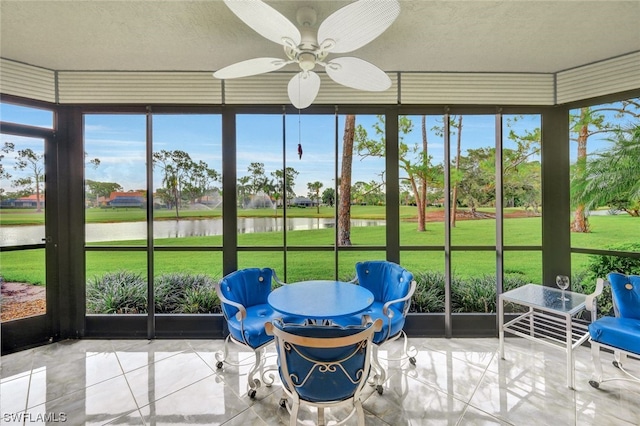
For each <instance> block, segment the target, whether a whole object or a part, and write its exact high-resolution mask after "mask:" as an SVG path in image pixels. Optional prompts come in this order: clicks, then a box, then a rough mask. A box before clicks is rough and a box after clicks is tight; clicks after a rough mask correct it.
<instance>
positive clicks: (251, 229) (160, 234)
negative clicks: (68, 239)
mask: <svg viewBox="0 0 640 426" xmlns="http://www.w3.org/2000/svg"><path fill="white" fill-rule="evenodd" d="M385 224H386V222H385V221H384V220H366V219H354V220H352V221H351V226H353V227H360V226H384V225H385ZM334 226H335V220H334V219H332V218H330V219H327V218H321V219H318V218H288V219H287V230H288V231H304V230H309V229H325V228H333V227H334ZM85 230H86V241H87V242H90V243H94V242H101V241H124V240H141V239H145V238H147V224H146V222H119V223H88V224H87V225H86V227H85ZM282 230H283V220H282V218H281V217H280V218H271V217H247V218H238V233H239V234H251V233H256V232H276V231H282ZM212 235H222V219H220V218H217V219H203V220H162V221H156V222H154V223H153V236H154V238H182V237H205V236H212ZM43 236H44V225H38V226H3V227H2V228H0V246H17V245H23V244H40V243H42V238H43Z"/></svg>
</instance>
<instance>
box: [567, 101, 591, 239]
mask: <svg viewBox="0 0 640 426" xmlns="http://www.w3.org/2000/svg"><path fill="white" fill-rule="evenodd" d="M587 113H588V109H587V108H586V107H584V108H582V109H581V110H580V122H581V123H583V124H582V127H581V128H580V132H579V133H578V157H577V159H576V168H575V178H576V179H580V178H582V176H583V175H584V173H585V168H586V165H587V139H588V138H589V124H588V123H586V122H585V115H586V114H587ZM571 231H573V232H589V221H588V219H587V217H586V215H585V212H584V204H578V205H577V206H576V209H575V211H574V212H573V222H571Z"/></svg>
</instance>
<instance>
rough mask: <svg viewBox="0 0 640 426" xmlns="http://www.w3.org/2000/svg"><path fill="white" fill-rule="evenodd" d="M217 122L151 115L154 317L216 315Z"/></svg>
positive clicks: (195, 116)
mask: <svg viewBox="0 0 640 426" xmlns="http://www.w3.org/2000/svg"><path fill="white" fill-rule="evenodd" d="M221 137H222V121H221V117H220V115H214V114H153V115H152V158H153V247H154V251H153V265H154V268H153V276H154V279H153V282H154V291H153V293H154V299H155V312H156V313H158V314H206V313H215V312H219V301H218V300H217V297H216V294H215V290H214V282H215V280H219V279H220V278H221V277H222V230H223V226H222V220H223V219H222V202H223V200H222V141H221Z"/></svg>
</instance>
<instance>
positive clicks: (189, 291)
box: [87, 271, 220, 314]
mask: <svg viewBox="0 0 640 426" xmlns="http://www.w3.org/2000/svg"><path fill="white" fill-rule="evenodd" d="M214 284H215V283H214V281H213V280H212V279H211V278H210V277H208V276H206V275H203V274H198V275H191V274H182V273H173V274H163V275H160V276H158V277H156V279H155V281H154V299H155V311H156V313H159V314H165V313H171V314H180V313H217V312H220V300H219V299H218V296H217V294H216V292H215V288H214ZM87 312H88V313H91V314H145V313H147V282H146V280H145V279H144V278H143V277H142V276H141V275H140V274H136V273H134V272H129V271H118V272H112V273H107V274H104V275H103V276H101V277H94V278H93V279H92V280H90V281H89V282H88V283H87Z"/></svg>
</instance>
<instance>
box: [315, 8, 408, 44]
mask: <svg viewBox="0 0 640 426" xmlns="http://www.w3.org/2000/svg"><path fill="white" fill-rule="evenodd" d="M399 14H400V3H398V1H397V0H359V1H357V2H355V3H351V4H349V5H347V6H345V7H343V8H342V9H339V10H337V11H336V12H334V13H332V14H331V15H330V16H329V17H328V18H327V19H325V20H324V22H323V23H322V24H320V28H318V41H319V42H320V45H321V46H322V45H323V44H324V42H325V40H327V39H331V40H333V41H334V42H335V46H334V47H332V48H331V52H333V53H345V52H351V51H353V50H356V49H358V48H360V47H362V46H364V45H365V44H367V43H369V42H370V41H371V40H373V39H375V38H376V37H378V36H379V35H380V34H382V33H383V32H384V31H385V30H386V29H387V28H389V26H390V25H391V24H392V23H393V21H395V19H396V18H397V17H398V15H399Z"/></svg>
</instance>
